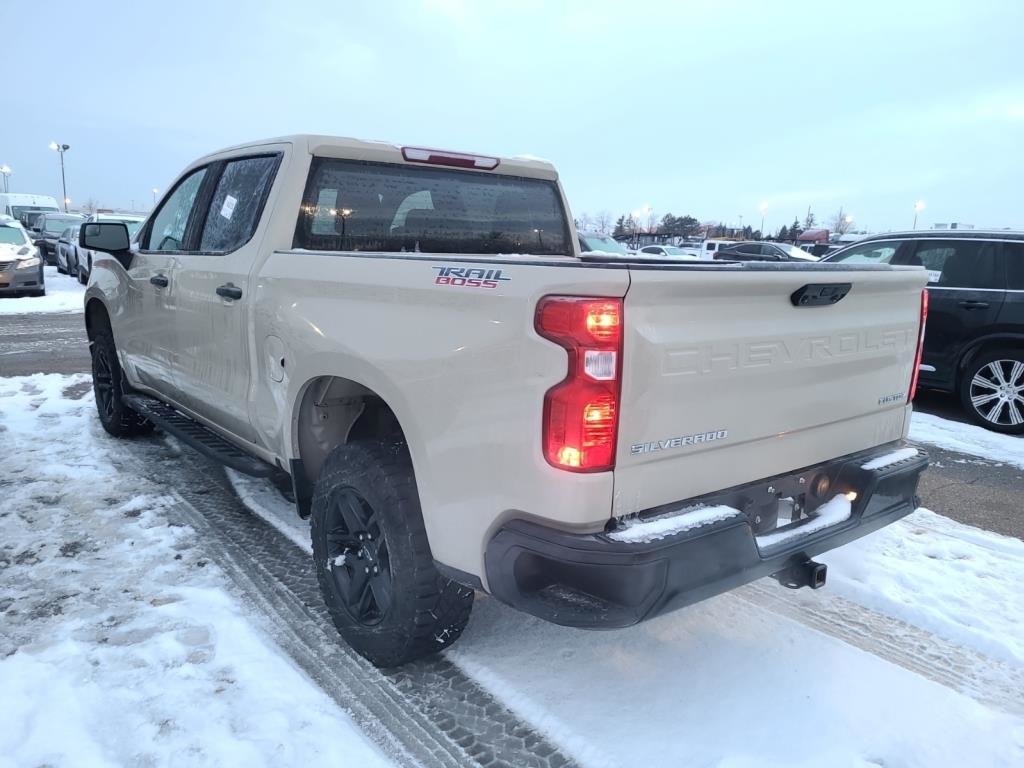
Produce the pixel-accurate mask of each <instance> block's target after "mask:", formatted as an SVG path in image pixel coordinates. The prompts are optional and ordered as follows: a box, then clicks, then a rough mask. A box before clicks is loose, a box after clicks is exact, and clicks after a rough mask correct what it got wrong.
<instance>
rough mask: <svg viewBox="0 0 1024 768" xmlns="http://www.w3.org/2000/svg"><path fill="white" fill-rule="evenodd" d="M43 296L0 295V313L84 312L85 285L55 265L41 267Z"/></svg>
mask: <svg viewBox="0 0 1024 768" xmlns="http://www.w3.org/2000/svg"><path fill="white" fill-rule="evenodd" d="M43 272H44V281H45V283H46V295H45V296H19V297H18V298H12V297H10V296H0V315H17V314H22V313H30V312H31V313H36V312H46V313H49V312H84V311H85V306H84V298H83V297H84V295H85V286H84V285H80V284H79V282H78V280H76V279H75V278H73V277H69V276H68V275H62V274H61V273H60V272H58V271H57V268H56V267H43Z"/></svg>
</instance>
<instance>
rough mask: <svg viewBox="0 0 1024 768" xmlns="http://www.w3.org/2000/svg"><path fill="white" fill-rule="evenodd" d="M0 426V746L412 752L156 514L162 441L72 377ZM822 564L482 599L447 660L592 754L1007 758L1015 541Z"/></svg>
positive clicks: (270, 516)
mask: <svg viewBox="0 0 1024 768" xmlns="http://www.w3.org/2000/svg"><path fill="white" fill-rule="evenodd" d="M914 431H915V437H917V438H918V439H920V440H931V441H936V442H938V443H940V444H942V441H945V442H946V444H947V445H946V447H947V448H948V447H950V446H951V445H954V444H957V445H959V446H960V448H959V450H963V451H965V452H967V451H970V452H973V453H975V454H980V455H982V456H986V457H988V458H989V459H998V460H999V461H1003V462H1008V463H1012V462H1014V461H1018V462H1024V448H1021V447H1020V442H1021V441H1018V440H1016V439H1014V438H1007V439H1005V440H1003V439H999V436H994V435H991V433H986V432H984V431H983V430H978V429H976V428H974V427H970V426H965V425H961V424H955V423H953V422H948V421H945V420H942V419H937V418H935V417H927V418H921V419H920V420H919V421H918V422H915V428H914ZM0 444H2V445H3V446H4V449H5V450H4V461H3V463H2V465H0V494H2V495H0V614H2V617H3V618H2V621H0V658H2V660H0V690H2V691H3V695H2V696H0V722H2V723H3V724H4V725H3V728H2V729H0V766H3V765H10V766H35V765H44V764H46V765H54V766H59V765H67V766H81V765H90V766H91V765H243V764H244V765H247V766H252V765H268V766H269V765H274V766H285V765H307V764H310V763H312V762H314V761H316V763H317V764H319V765H351V766H364V765H381V764H387V763H389V762H395V763H417V762H419V763H427V764H429V763H431V762H433V760H431V759H426V758H424V757H423V756H422V755H417V754H414V753H403V752H402V751H401V750H395V749H391V748H389V741H388V739H387V738H385V737H384V736H383V735H382V734H381V733H379V732H375V731H374V730H373V729H372V728H367V726H366V722H365V720H363V719H362V718H360V717H357V716H355V715H354V714H353V711H354V710H355V709H356V704H357V702H355V701H348V702H346V701H345V700H339V697H338V696H329V695H328V693H326V692H325V690H324V687H323V680H324V679H326V677H327V676H328V675H329V673H330V672H331V670H329V669H327V668H326V665H327V664H328V662H327V661H326V660H328V659H333V660H334V661H331V662H330V663H331V664H337V658H338V657H337V656H336V655H333V654H332V651H331V648H330V647H329V646H328V645H326V644H319V645H317V643H318V642H319V641H317V642H316V643H312V646H311V647H313V648H315V649H317V650H318V653H319V654H320V657H321V658H322V659H324V661H323V664H324V665H325V669H324V675H323V676H321V675H320V674H319V673H318V671H317V669H316V659H315V658H314V659H313V661H312V662H311V661H310V660H309V659H308V658H306V659H305V660H304V661H302V663H299V661H297V660H296V657H295V654H294V653H293V651H292V648H293V646H292V645H290V644H289V643H288V642H285V641H284V640H283V639H282V638H283V633H282V632H280V631H279V630H280V627H278V626H276V625H275V621H277V618H276V616H277V614H272V613H271V612H269V611H268V609H267V606H268V605H269V604H270V603H269V601H270V599H271V598H273V597H274V595H262V596H261V595H253V594H251V593H247V592H246V591H245V590H240V589H239V587H238V583H237V582H233V581H231V579H229V578H228V575H227V571H226V570H225V568H222V567H221V565H219V564H218V563H220V562H223V561H221V560H219V559H218V558H217V557H216V555H217V554H218V553H217V552H215V551H211V546H212V545H213V542H211V541H210V540H208V539H205V538H204V536H203V535H202V531H201V530H199V529H197V528H196V526H195V525H192V524H189V523H188V522H187V521H185V522H183V521H182V519H181V518H179V517H178V516H177V515H176V512H175V510H176V509H177V508H178V506H180V504H181V503H182V494H183V493H185V492H186V490H189V491H190V492H192V493H193V495H194V498H196V499H200V500H201V499H202V498H203V494H204V493H206V491H205V490H204V489H203V488H191V489H186V488H185V487H183V486H180V485H175V484H174V483H170V482H169V483H168V484H166V485H165V484H164V481H165V479H167V478H174V477H176V475H175V474H174V473H173V472H169V463H173V462H174V461H175V458H174V457H175V454H177V453H179V452H180V449H179V448H177V447H176V446H174V445H173V444H172V443H170V442H169V441H168V440H167V439H166V438H163V437H159V436H157V437H152V438H146V439H143V440H137V441H131V442H119V441H115V440H113V439H111V438H109V437H108V436H107V435H106V434H105V433H104V432H103V431H102V430H101V428H100V426H99V423H98V421H97V420H96V419H95V416H94V408H93V402H92V393H91V390H90V389H89V377H88V376H86V375H82V374H76V375H71V376H64V375H57V374H50V375H36V376H27V377H17V378H0ZM232 480H233V482H234V484H235V488H236V489H237V492H238V495H239V497H240V498H242V499H244V501H245V504H246V505H247V506H248V507H249V508H250V509H251V510H253V511H254V512H255V514H256V515H258V517H255V518H252V520H251V524H252V525H256V524H259V525H261V526H262V525H263V520H262V519H265V520H267V521H269V522H270V523H271V525H273V526H274V528H270V527H269V526H267V527H266V530H267V531H268V535H270V536H277V537H279V538H280V539H281V542H282V543H281V544H280V546H282V547H284V548H287V549H290V550H291V551H293V552H295V553H299V550H300V548H303V547H306V538H305V530H304V527H303V525H304V524H302V523H301V522H300V521H299V520H298V519H297V518H296V517H295V516H294V512H293V511H292V510H291V509H290V508H289V507H288V505H287V503H286V502H284V500H283V499H282V498H281V496H280V495H279V494H278V492H277V491H276V489H275V488H274V487H273V486H272V485H270V484H268V483H265V482H263V481H254V480H250V479H247V478H241V477H233V478H232ZM194 482H195V484H196V486H199V485H201V482H200V480H199V479H196V480H195V481H194ZM196 494H198V495H196ZM194 506H195V508H196V509H197V510H198V511H199V512H202V511H203V505H202V503H201V501H199V502H195V503H194ZM238 506H239V508H241V502H239V503H238ZM261 518H262V519H261ZM278 530H280V531H281V533H280V534H279V533H277V531H278ZM286 537H287V538H286ZM282 551H283V550H282ZM246 556H248V557H249V558H250V559H251V560H252V563H250V564H249V565H244V564H243V565H244V567H249V568H252V569H254V572H255V570H260V569H264V570H265V569H266V567H269V564H268V563H266V562H261V561H260V557H261V555H260V554H259V553H258V552H255V551H253V552H249V553H248V555H246V554H245V553H243V555H242V556H241V557H242V558H243V559H244V558H245V557H246ZM822 559H823V560H825V561H826V562H827V563H828V564H829V566H830V570H829V585H828V587H827V588H826V589H825V590H821V591H816V592H811V591H808V590H804V591H800V592H790V591H787V590H784V589H782V588H780V587H778V586H777V585H776V584H775V583H774V582H767V581H766V582H758V583H755V584H753V585H749V586H748V587H745V588H743V589H740V590H737V591H735V592H733V593H730V594H726V595H723V596H721V597H718V598H715V599H712V600H709V601H707V602H705V603H702V604H699V605H696V606H693V607H691V608H688V609H685V610H682V611H678V612H676V613H673V614H670V615H667V616H663V617H660V618H658V619H655V620H653V621H650V622H648V623H646V624H643V625H641V626H638V627H634V628H632V629H628V630H621V631H615V632H603V633H595V632H585V631H577V630H570V629H565V628H561V627H556V626H554V625H550V624H546V623H544V622H541V621H538V620H536V619H532V618H530V617H527V616H524V615H522V614H518V613H516V612H514V611H512V610H511V609H508V608H506V607H504V606H503V605H501V604H499V603H497V602H496V601H495V600H493V599H489V598H486V597H479V598H478V601H477V604H476V607H475V609H474V615H473V618H472V620H471V622H470V625H469V627H468V629H467V631H466V634H465V635H464V637H463V638H462V640H461V641H460V642H459V643H458V644H457V645H456V646H454V647H453V648H452V649H451V650H450V651H449V652H448V653H447V659H448V660H449V661H450V662H453V663H454V665H455V668H456V669H457V670H458V671H459V672H460V674H462V675H465V676H466V677H467V678H469V679H471V680H473V681H475V683H476V684H477V685H479V686H481V687H482V689H483V691H484V692H485V693H486V694H488V695H490V696H491V697H493V699H494V700H495V701H497V702H500V704H501V705H502V706H503V707H504V708H507V709H508V710H509V711H511V712H512V713H514V715H515V716H516V717H518V718H520V720H521V724H522V725H521V726H517V727H521V728H522V729H523V732H524V733H526V734H527V735H526V737H525V738H526V741H527V743H533V741H531V740H535V739H536V738H543V739H547V740H549V742H550V744H551V745H552V746H553V747H554V748H556V749H557V752H556V756H557V757H558V760H562V759H563V757H564V758H565V759H566V760H568V761H575V762H578V763H580V764H583V765H588V766H604V765H621V766H633V765H645V766H646V765H651V766H654V765H657V766H661V765H666V766H681V765H693V766H710V765H715V766H718V765H721V766H774V765H778V766H800V765H806V766H947V765H948V766H958V767H960V766H972V767H973V766H1019V765H1022V764H1024V595H1022V592H1021V590H1020V584H1021V583H1024V542H1021V541H1020V540H1017V539H1012V538H1007V537H1003V536H999V535H997V534H993V533H990V532H987V531H983V530H980V529H977V528H972V527H969V526H965V525H962V524H960V523H956V522H954V521H952V520H949V519H948V518H945V517H942V516H940V515H936V514H934V513H932V512H929V511H927V510H924V509H922V510H919V511H917V512H916V513H914V514H913V515H912V516H910V517H908V518H906V519H905V520H903V521H901V522H899V523H897V524H895V525H893V526H891V527H889V528H887V529H884V530H882V531H880V532H878V533H876V534H874V535H872V536H870V537H868V538H865V539H862V540H860V541H858V542H855V543H853V544H850V545H848V546H846V547H844V548H842V549H840V550H836V551H835V552H832V553H830V554H829V555H827V556H825V557H823V558H822ZM225 567H226V566H225ZM280 589H281V591H282V594H283V591H284V590H285V587H284V586H282V587H281V588H280ZM303 626H304V627H305V626H306V625H303ZM309 626H312V624H310V625H309ZM302 631H303V632H305V631H306V630H305V629H303V630H302ZM325 636H326V635H325ZM307 639H308V638H307ZM351 671H352V673H353V674H354V675H356V676H358V677H359V678H360V679H362V680H364V681H366V683H367V685H368V686H370V687H368V688H367V689H366V690H367V691H368V692H367V693H366V694H365V695H378V694H377V693H373V691H378V692H379V691H384V692H386V693H387V695H389V696H392V697H395V701H398V699H399V698H401V697H402V696H403V695H404V696H406V699H407V700H406V701H404V702H401V701H398V704H399V705H401V707H405V708H406V709H405V710H403V711H405V712H416V711H417V708H419V709H420V710H422V711H423V712H424V717H425V718H426V719H427V720H431V721H433V722H441V721H443V720H444V719H445V718H446V717H450V718H453V719H454V720H456V721H458V720H459V718H460V712H459V711H452V712H450V713H443V712H442V713H438V712H436V711H430V709H431V705H430V704H429V703H424V701H425V700H424V699H423V698H422V697H421V696H418V695H416V696H414V695H413V694H411V693H409V692H408V691H409V688H408V687H407V683H408V679H406V678H401V677H398V678H395V677H389V676H386V675H381V673H379V672H377V671H375V670H372V669H370V668H369V667H367V666H365V665H358V664H354V663H353V667H352V670H351ZM371 683H372V684H373V685H372V686H371V685H370V684H371ZM373 686H377V687H373ZM435 708H436V707H435ZM477 724H478V721H473V722H465V723H463V724H462V725H461V726H459V725H458V723H457V727H455V728H453V729H450V730H449V731H448V732H447V733H449V734H455V735H454V737H453V738H454V739H455V740H456V741H458V739H459V738H460V737H459V736H458V733H459V730H458V728H459V727H464V728H465V729H466V730H469V731H471V732H472V731H473V729H474V727H477ZM480 730H481V734H480V735H481V738H482V739H486V738H490V736H489V735H488V733H485V731H487V730H488V729H487V728H486V727H484V726H480ZM531 733H532V734H536V736H533V735H530V734H531ZM453 749H454V750H457V749H458V748H457V747H453ZM543 751H544V750H541V752H543ZM463 758H464V759H463V760H457V761H456V762H464V763H467V764H472V763H478V764H487V763H488V761H489V760H491V759H492V758H493V755H489V754H488V753H487V752H486V750H483V751H467V752H465V753H463ZM558 760H552V761H551V762H550V764H557V763H558ZM437 762H439V763H440V764H446V763H445V762H444V760H443V759H442V758H441V757H438V758H437ZM508 762H512V763H514V762H515V761H508ZM523 763H524V764H525V760H524V761H523ZM492 764H493V763H492ZM531 764H533V763H531Z"/></svg>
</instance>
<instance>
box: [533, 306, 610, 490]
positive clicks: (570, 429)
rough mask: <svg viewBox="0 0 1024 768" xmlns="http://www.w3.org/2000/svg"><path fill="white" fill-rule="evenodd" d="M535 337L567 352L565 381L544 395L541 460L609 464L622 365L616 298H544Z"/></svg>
mask: <svg viewBox="0 0 1024 768" xmlns="http://www.w3.org/2000/svg"><path fill="white" fill-rule="evenodd" d="M535 327H536V329H537V333H538V334H540V335H541V336H543V337H544V338H545V339H550V340H551V341H553V342H555V343H556V344H558V345H559V346H561V347H563V348H564V349H565V351H566V352H567V354H568V358H569V360H568V363H569V364H568V372H567V373H566V376H565V379H563V380H562V381H561V382H560V383H559V384H556V385H555V386H554V387H552V388H551V389H549V390H548V392H547V394H546V395H545V396H544V429H543V438H542V440H543V446H544V456H545V458H546V459H547V460H548V462H549V463H550V464H552V465H553V466H556V467H558V468H559V469H567V470H570V471H573V472H603V471H606V470H609V469H612V468H613V467H614V466H615V441H616V439H617V437H618V426H619V388H620V378H621V367H622V300H621V299H591V298H582V297H577V296H547V297H545V298H543V299H541V301H540V303H539V304H537V316H536V321H535Z"/></svg>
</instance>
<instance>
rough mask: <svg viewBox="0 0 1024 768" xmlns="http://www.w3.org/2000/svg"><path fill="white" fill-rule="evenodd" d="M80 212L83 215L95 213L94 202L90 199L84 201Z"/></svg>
mask: <svg viewBox="0 0 1024 768" xmlns="http://www.w3.org/2000/svg"><path fill="white" fill-rule="evenodd" d="M81 211H82V213H85V214H93V213H96V201H95V200H93V199H92V198H91V197H90V198H89V199H88V200H86V201H85V202H84V203H82V206H81Z"/></svg>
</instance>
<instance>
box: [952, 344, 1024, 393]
mask: <svg viewBox="0 0 1024 768" xmlns="http://www.w3.org/2000/svg"><path fill="white" fill-rule="evenodd" d="M1001 351H1007V352H1010V351H1012V352H1017V353H1019V354H1024V339H1020V338H1016V337H1012V336H1011V337H1007V338H997V339H986V340H985V341H981V342H979V343H977V344H975V345H974V346H973V347H971V348H970V349H969V350H967V351H966V352H965V353H964V354H963V355H962V356H961V358H960V364H959V365H958V366H957V376H956V381H955V382H954V384H955V386H956V387H957V389H959V387H960V379H961V378H962V377H963V374H964V372H965V371H966V370H967V366H969V365H970V364H971V363H972V362H974V361H975V360H977V359H979V358H981V357H984V356H985V355H987V354H989V353H992V352H1001Z"/></svg>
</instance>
